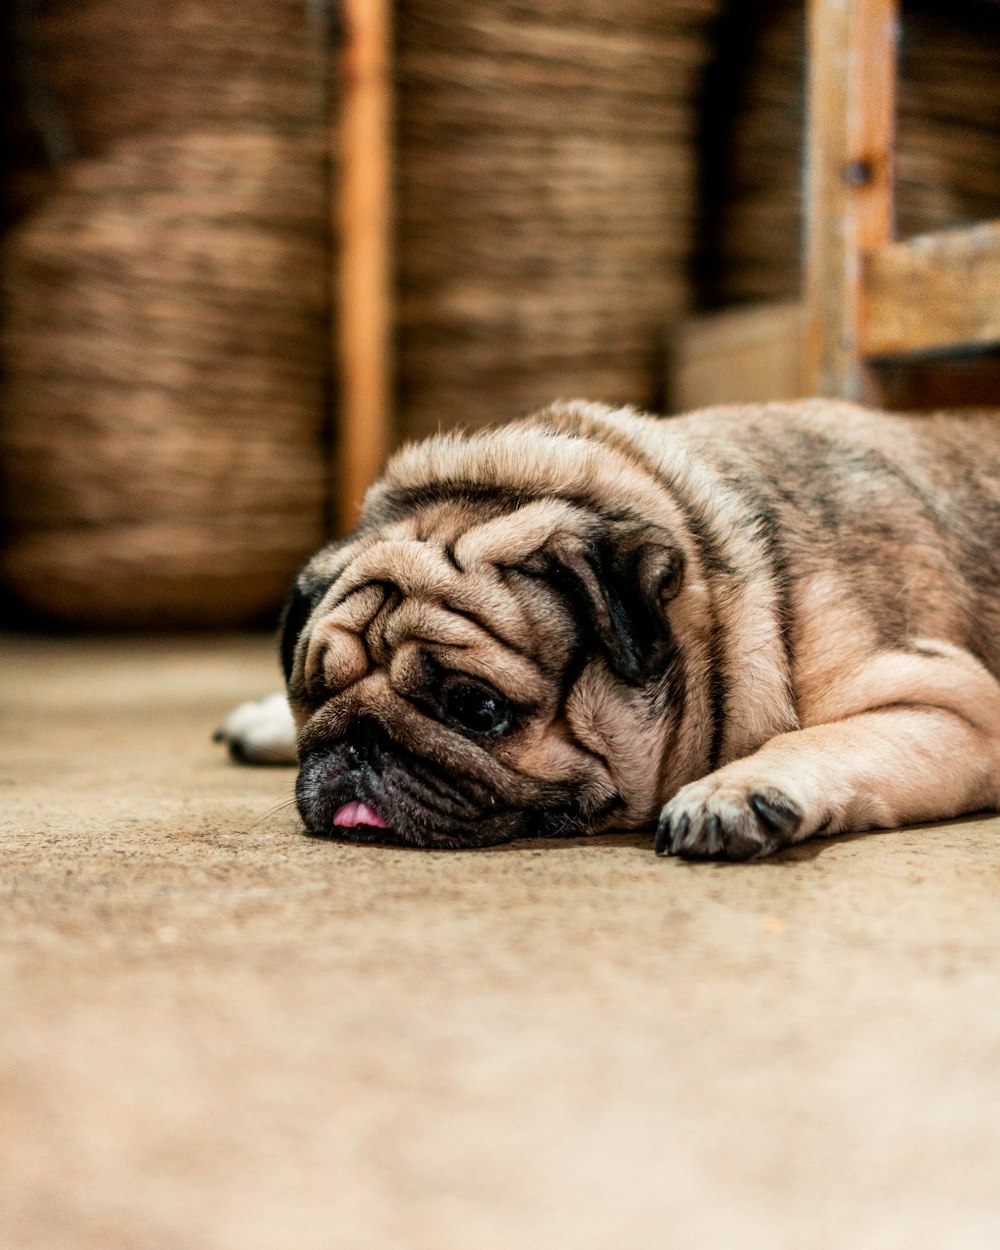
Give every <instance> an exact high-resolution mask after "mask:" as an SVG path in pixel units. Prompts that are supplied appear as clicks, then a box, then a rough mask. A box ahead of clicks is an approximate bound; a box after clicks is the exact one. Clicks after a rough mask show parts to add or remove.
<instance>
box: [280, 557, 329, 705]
mask: <svg viewBox="0 0 1000 1250" xmlns="http://www.w3.org/2000/svg"><path fill="white" fill-rule="evenodd" d="M332 584H333V581H332V579H330V578H319V579H318V580H314V579H313V578H311V577H310V576H309V566H308V565H307V566H306V568H304V569H303V570H302V572H301V573H300V574H299V575H298V577H297V578H296V579H295V583H294V585H293V586H292V589H291V590H290V591H289V592H288V598H287V599H286V600H285V606H284V608H283V609H282V613H281V625H280V626H279V635H278V636H279V640H280V641H279V647H280V652H281V667H282V670H283V672H284V674H285V685H286V686H287V685H288V683H289V682H290V681H291V678H292V669H293V668H294V667H295V648H296V646H297V645H298V641H299V638H301V636H302V631H303V630H304V629H305V627H306V621H308V620H309V618H310V616H312V613H313V608H315V607H316V605H317V603H319V601H320V600H321V599H322V598H323V596H324V595H325V594H326V592H327V591H328V590H329V589H330V586H331V585H332Z"/></svg>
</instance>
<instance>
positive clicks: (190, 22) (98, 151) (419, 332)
mask: <svg viewBox="0 0 1000 1250" xmlns="http://www.w3.org/2000/svg"><path fill="white" fill-rule="evenodd" d="M389 7H390V17H391V29H390V34H389V44H388V48H387V61H386V63H387V66H388V69H387V73H388V81H389V84H390V87H391V118H392V127H391V136H390V137H389V138H388V140H387V145H386V151H385V152H384V153H378V152H374V151H373V153H372V160H373V161H375V160H378V159H379V158H380V156H384V157H385V160H386V163H387V168H388V170H389V177H390V194H389V196H388V201H389V205H390V208H387V214H390V209H391V214H390V215H387V218H386V222H385V227H386V230H387V232H388V238H389V239H390V244H391V246H390V255H391V297H390V308H391V311H390V334H389V340H388V342H387V344H386V350H385V361H384V366H385V370H386V373H387V376H388V379H389V387H390V402H389V404H388V414H387V422H388V439H387V441H388V443H389V444H390V445H392V444H396V443H398V442H399V441H401V440H404V439H407V438H413V437H420V436H423V435H425V434H428V433H432V432H434V431H436V430H438V429H441V428H448V427H453V426H462V427H467V428H471V427H475V426H479V425H482V424H484V423H487V422H493V421H496V420H501V419H507V418H510V417H514V416H517V415H519V414H521V413H523V412H525V411H528V410H530V409H531V408H533V407H536V406H539V405H542V404H544V403H546V402H549V401H551V400H552V399H554V398H557V397H576V396H584V397H587V398H591V399H597V400H604V401H607V402H611V403H620V402H630V403H634V404H637V405H640V406H642V407H645V408H651V409H654V410H657V411H669V410H671V409H672V408H674V407H676V406H677V405H678V403H679V402H680V400H679V396H680V395H682V396H683V400H684V401H685V402H687V401H689V400H690V399H691V398H692V397H693V398H694V399H695V400H702V401H706V402H707V401H708V400H711V399H713V398H716V397H718V396H715V395H713V394H712V393H711V386H709V387H708V388H707V390H706V391H705V393H704V394H703V395H702V394H700V393H693V392H691V391H690V388H688V389H684V388H683V387H681V388H679V387H678V384H677V374H678V369H679V367H680V366H679V365H678V363H677V353H676V345H677V342H678V336H679V333H680V331H681V329H682V328H683V326H684V324H685V323H686V322H687V320H688V319H689V318H691V317H692V316H696V315H698V314H704V313H706V312H710V311H713V310H718V309H726V308H733V307H741V306H744V305H753V304H756V303H759V302H760V301H773V302H781V301H794V300H795V299H796V297H797V294H798V289H799V281H800V271H801V263H800V254H801V248H800V232H801V223H800V216H801V214H800V201H801V196H800V182H801V175H802V156H801V147H802V132H803V83H804V59H803V26H804V20H803V5H802V4H801V3H798V2H795V0H766V2H763V0H761V2H756V0H648V2H647V0H629V2H628V3H623V4H619V5H613V6H610V5H607V4H606V3H603V2H600V0H544V2H543V0H518V2H516V3H505V2H504V0H490V2H489V3H487V2H486V0H451V2H449V0H400V2H398V3H395V4H393V5H391V6H389ZM612 13H613V16H611V14H612ZM343 16H344V15H343V12H342V11H341V10H340V9H339V8H338V7H337V5H335V4H332V3H326V2H325V0H161V3H159V4H156V5H151V4H148V3H145V2H144V0H14V3H13V4H12V5H8V6H6V7H5V9H4V12H3V16H2V18H0V22H2V24H3V27H4V28H3V29H0V48H2V49H3V51H2V53H0V56H2V58H3V62H2V83H3V104H2V119H3V127H4V131H5V141H4V145H3V150H4V168H3V181H2V194H0V228H2V238H0V248H2V251H0V267H2V338H0V368H2V378H0V483H2V503H0V508H2V521H3V537H2V546H0V602H2V603H3V616H4V622H5V623H6V624H8V625H11V624H14V625H24V624H31V625H35V626H38V625H43V626H48V627H63V628H65V627H72V628H102V629H107V628H112V629H124V630H138V629H151V628H156V629H163V628H176V629H180V628H184V629H191V628H214V627H236V626H245V625H256V624H265V623H270V622H272V621H273V620H274V619H275V616H276V613H277V610H278V607H279V605H280V603H281V600H282V598H283V596H284V593H285V590H286V588H287V586H288V584H289V582H290V579H291V578H292V576H293V575H294V573H295V570H296V569H297V567H298V566H299V564H300V563H301V562H302V560H303V559H304V558H305V557H306V556H308V554H309V553H310V552H311V551H312V550H313V549H315V547H316V546H317V545H318V544H319V543H320V541H321V540H322V539H323V538H324V537H326V536H328V535H329V534H330V533H331V532H333V531H334V530H335V529H336V528H337V525H338V517H340V518H343V516H344V515H345V512H344V509H343V508H342V507H341V506H340V505H339V503H338V500H339V495H340V492H341V490H342V485H343V483H342V446H343V443H344V440H345V437H346V436H347V434H346V432H345V427H344V413H343V404H342V385H341V383H342V378H341V376H340V362H339V360H338V355H337V348H336V343H337V341H338V332H337V329H338V325H343V324H345V323H349V319H350V317H351V313H352V310H351V308H350V307H344V306H343V303H344V301H343V299H342V298H341V297H340V296H339V295H338V292H339V291H341V286H340V284H339V282H338V265H339V264H340V263H341V246H340V244H341V240H340V239H339V237H338V228H339V227H338V217H337V211H336V204H337V199H338V188H339V186H340V178H341V173H342V171H341V168H340V161H341V159H342V147H341V145H340V143H339V142H338V130H339V127H340V125H341V119H342V108H343V92H344V81H343V77H342V67H343V63H344V62H343V56H344V43H345V39H347V38H348V36H349V32H348V30H347V27H346V25H345V22H344V20H343ZM998 83H1000V6H998V5H997V4H995V3H993V2H992V0H953V3H951V4H949V5H947V6H945V5H941V4H939V3H931V2H930V0H921V2H913V3H904V6H903V30H902V53H901V60H900V84H899V110H898V141H897V149H896V156H897V169H896V176H897V193H896V206H897V233H898V235H899V236H900V237H908V236H910V235H913V234H918V233H922V232H924V231H927V230H932V229H937V228H939V227H942V226H946V225H953V224H959V223H962V222H968V221H977V220H980V219H984V218H989V217H996V216H998V215H1000V97H998V85H997V84H998ZM886 370H887V373H886V377H887V380H888V382H890V383H891V386H890V391H891V394H892V395H893V397H894V403H895V405H896V406H900V407H905V406H917V407H919V406H936V405H937V404H940V403H975V402H983V398H984V395H989V396H991V397H992V398H993V399H994V401H995V400H996V397H997V394H998V392H997V389H996V384H997V377H998V371H997V362H996V359H995V357H990V356H989V354H987V355H986V357H983V356H982V355H979V356H977V357H976V359H975V360H967V359H959V360H955V361H951V362H947V361H944V362H941V361H937V362H933V363H932V365H931V366H922V365H919V364H918V365H914V366H911V367H910V368H909V371H907V370H903V369H902V368H900V369H897V370H895V371H893V369H892V366H891V365H888V366H886Z"/></svg>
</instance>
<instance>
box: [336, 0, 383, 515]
mask: <svg viewBox="0 0 1000 1250" xmlns="http://www.w3.org/2000/svg"><path fill="white" fill-rule="evenodd" d="M340 13H341V20H342V22H343V28H344V35H343V49H342V55H341V58H340V64H339V69H338V75H337V78H338V81H337V87H338V88H339V93H340V108H339V110H338V111H337V115H336V116H335V117H334V118H333V121H332V125H333V130H334V137H333V143H334V145H335V147H334V151H335V156H334V170H335V173H336V178H337V183H336V190H335V194H334V196H333V202H334V206H335V208H334V211H335V218H334V227H333V228H334V238H335V239H336V240H337V242H338V244H339V246H338V247H337V248H335V264H336V279H335V291H336V305H337V306H336V315H335V319H334V320H335V334H334V339H335V342H334V352H335V359H336V365H337V367H336V370H335V376H336V383H337V388H338V392H339V404H338V411H339V418H340V420H339V428H338V445H337V451H336V454H335V466H334V468H335V479H334V483H333V489H334V496H335V500H334V503H335V514H336V522H337V525H338V528H339V529H340V531H341V532H343V531H345V530H348V529H350V528H351V527H352V526H353V525H354V522H355V520H356V518H357V511H358V506H359V504H360V502H361V498H362V496H363V495H364V492H365V490H366V489H367V487H368V485H369V483H370V482H371V481H372V480H373V478H374V477H375V476H376V475H377V473H378V472H379V470H380V468H381V466H382V462H383V460H384V458H385V454H386V451H387V449H388V446H389V422H390V408H391V378H392V365H391V356H392V351H391V342H392V299H391V273H390V266H391V261H390V258H391V221H392V212H391V158H390V153H391V135H390V126H391V107H390V105H391V96H390V81H391V79H390V21H389V14H390V4H389V0H343V3H342V4H341V6H340Z"/></svg>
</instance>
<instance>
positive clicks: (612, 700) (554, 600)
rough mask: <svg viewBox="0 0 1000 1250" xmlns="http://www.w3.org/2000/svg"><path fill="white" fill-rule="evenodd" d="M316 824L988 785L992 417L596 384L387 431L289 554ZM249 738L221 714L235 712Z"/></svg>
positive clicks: (700, 819) (707, 828) (500, 828)
mask: <svg viewBox="0 0 1000 1250" xmlns="http://www.w3.org/2000/svg"><path fill="white" fill-rule="evenodd" d="M283 656H284V661H285V669H286V675H287V677H288V691H289V699H290V702H291V706H292V709H293V711H294V714H295V720H296V723H297V726H298V729H299V743H298V746H299V756H300V773H299V782H298V790H297V793H298V800H299V809H300V812H301V814H302V817H303V819H304V821H305V823H306V825H307V827H308V828H309V829H310V830H312V831H314V832H323V833H339V834H342V835H344V836H351V837H355V838H363V839H366V840H372V839H377V840H395V841H400V842H409V843H417V844H421V845H428V846H468V845H483V844H486V843H491V842H498V841H503V840H506V839H509V838H513V837H522V836H529V835H534V834H546V833H549V834H551V833H564V832H566V833H589V832H597V831H601V830H606V829H625V828H652V827H653V826H654V825H657V822H659V831H658V834H657V843H656V845H657V850H659V851H661V852H662V851H670V852H673V853H679V854H682V855H685V856H691V857H705V856H712V857H724V858H740V859H742V858H750V857H754V856H759V855H762V854H767V853H769V852H771V851H773V850H775V849H777V848H779V847H781V846H785V845H788V844H790V843H792V842H798V841H801V840H802V839H804V838H806V837H809V836H810V835H811V834H814V833H819V832H824V831H825V832H830V833H832V832H836V831H844V830H859V829H868V828H873V827H886V826H892V825H897V824H902V823H907V822H912V821H919V820H927V819H932V818H941V817H947V816H952V815H955V814H958V813H962V812H967V811H972V810H976V809H980V808H988V807H995V806H997V804H998V802H1000V684H998V677H1000V425H998V424H996V419H995V418H994V419H991V418H990V417H988V416H968V417H958V416H948V417H944V416H942V417H922V416H914V417H890V416H886V415H883V414H875V413H870V412H867V411H865V410H863V409H860V408H856V407H854V406H852V405H849V404H841V403H834V402H825V401H808V402H804V403H799V404H780V405H777V404H776V405H767V406H746V407H738V408H724V409H715V410H708V411H705V412H701V413H696V414H693V415H691V416H687V417H681V418H674V419H671V420H658V419H655V418H650V417H643V416H639V415H637V414H635V413H633V412H631V411H628V410H620V411H612V410H609V409H606V408H603V407H601V406H598V405H590V404H582V403H574V404H565V405H555V406H554V407H552V408H550V409H547V410H546V411H544V412H542V413H540V414H538V415H537V416H536V417H533V418H528V419H527V420H526V421H524V422H520V423H516V424H513V425H510V426H507V427H502V428H500V429H498V430H494V431H490V432H487V433H483V434H478V435H472V436H467V437H463V436H460V435H444V436H441V437H439V438H437V439H432V440H430V441H429V442H427V443H424V444H420V445H418V446H416V447H413V448H409V449H406V450H404V451H403V452H402V453H400V454H399V455H398V456H397V457H396V458H395V459H394V460H393V461H392V462H391V464H390V466H389V468H388V470H387V473H386V475H385V476H384V477H383V479H382V480H381V481H380V482H379V483H377V484H376V485H375V486H374V487H373V488H372V490H371V491H370V492H369V495H368V497H367V499H366V502H365V506H364V509H363V512H362V516H361V520H360V524H359V526H358V528H357V530H356V531H355V533H354V534H353V535H351V536H350V537H349V538H348V539H346V540H345V541H343V542H341V543H338V544H334V545H332V546H330V547H328V548H326V549H325V550H323V551H321V552H320V553H319V554H318V555H317V556H316V557H315V558H314V559H313V560H312V561H311V563H310V564H309V565H308V566H307V567H306V569H305V570H304V571H303V573H302V574H301V576H300V578H299V581H298V583H297V586H296V589H295V591H294V592H293V597H292V600H291V602H290V605H289V608H288V611H287V613H286V621H285V629H284V638H283ZM230 737H231V738H232V737H235V735H232V734H231V735H230Z"/></svg>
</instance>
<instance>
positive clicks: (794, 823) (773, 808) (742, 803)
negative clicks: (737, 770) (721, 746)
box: [655, 776, 804, 860]
mask: <svg viewBox="0 0 1000 1250" xmlns="http://www.w3.org/2000/svg"><path fill="white" fill-rule="evenodd" d="M803 819H804V817H803V811H802V808H801V806H800V805H799V804H798V803H797V802H796V801H795V800H794V799H793V798H791V797H790V796H789V795H788V794H786V793H785V792H784V791H783V790H779V789H778V788H777V787H776V786H769V785H761V786H755V787H743V786H739V785H733V784H731V783H730V784H726V782H725V781H724V780H722V779H721V778H720V779H719V780H715V779H714V777H712V776H708V777H705V778H703V779H702V780H701V781H694V782H692V783H691V784H690V785H687V786H684V787H683V789H681V790H679V791H678V792H677V793H676V794H675V795H674V797H673V798H672V799H671V800H670V802H669V803H667V805H666V806H665V807H664V808H663V811H662V812H661V813H660V823H659V825H658V826H657V830H656V843H655V847H656V853H657V855H680V856H682V857H683V858H685V859H739V860H744V859H761V858H763V857H764V856H765V855H770V854H772V853H773V852H774V851H777V850H780V849H781V848H782V847H783V846H789V845H791V843H793V842H798V841H801V838H802V836H803V831H802V826H803Z"/></svg>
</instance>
